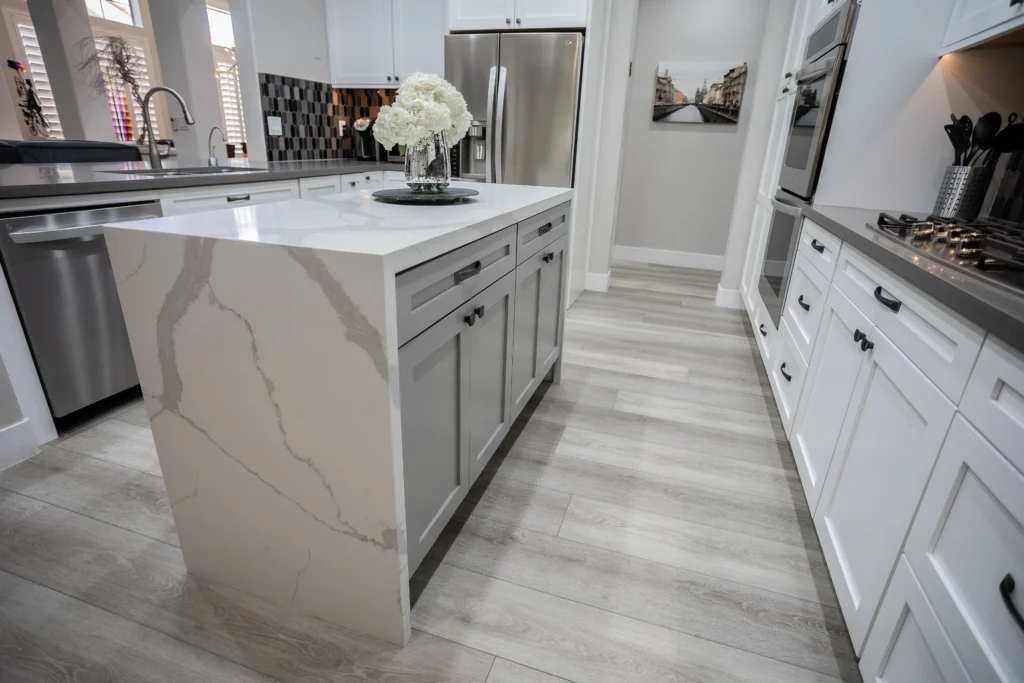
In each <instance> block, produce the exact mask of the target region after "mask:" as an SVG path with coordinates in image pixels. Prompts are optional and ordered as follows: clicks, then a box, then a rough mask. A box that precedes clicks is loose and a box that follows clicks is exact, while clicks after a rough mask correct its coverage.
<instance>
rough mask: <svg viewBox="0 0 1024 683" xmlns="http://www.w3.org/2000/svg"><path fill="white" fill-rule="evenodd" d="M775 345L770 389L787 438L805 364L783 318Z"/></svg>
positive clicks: (802, 379)
mask: <svg viewBox="0 0 1024 683" xmlns="http://www.w3.org/2000/svg"><path fill="white" fill-rule="evenodd" d="M776 343H777V346H776V350H775V353H774V355H773V357H772V362H771V366H770V370H769V372H770V374H771V379H772V388H773V389H774V390H775V401H776V403H777V404H778V406H779V415H781V416H782V426H783V427H784V428H785V430H786V436H789V432H790V429H791V428H792V427H793V417H794V416H795V415H796V407H797V404H798V403H799V401H800V392H801V391H802V390H803V386H804V378H805V377H806V376H807V362H806V361H804V359H803V356H801V355H800V352H799V351H797V348H796V344H795V343H794V342H793V333H792V332H791V331H790V330H789V324H788V323H787V322H786V319H785V318H783V319H782V326H781V327H780V328H779V337H778V340H777V342H776Z"/></svg>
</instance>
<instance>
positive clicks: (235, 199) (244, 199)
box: [227, 194, 249, 202]
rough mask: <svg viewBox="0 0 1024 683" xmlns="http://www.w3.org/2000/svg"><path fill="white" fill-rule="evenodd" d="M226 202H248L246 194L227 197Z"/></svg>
mask: <svg viewBox="0 0 1024 683" xmlns="http://www.w3.org/2000/svg"><path fill="white" fill-rule="evenodd" d="M227 200H228V201H229V202H247V201H249V195H247V194H235V195H228V198H227Z"/></svg>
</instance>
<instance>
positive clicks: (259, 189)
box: [160, 180, 299, 216]
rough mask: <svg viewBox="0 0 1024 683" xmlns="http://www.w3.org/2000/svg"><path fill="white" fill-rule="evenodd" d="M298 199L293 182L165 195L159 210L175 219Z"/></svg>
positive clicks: (297, 191)
mask: <svg viewBox="0 0 1024 683" xmlns="http://www.w3.org/2000/svg"><path fill="white" fill-rule="evenodd" d="M298 198H299V183H298V182H297V181H295V180H282V181H276V182H270V183H251V184H245V185H220V186H218V187H210V188H203V189H187V190H183V191H180V192H167V193H164V194H162V195H161V197H160V208H161V209H162V210H163V214H164V215H165V216H176V215H180V214H184V213H194V212H196V211H212V210H214V209H227V208H234V207H238V206H250V205H252V204H266V203H267V202H282V201H285V200H288V199H298Z"/></svg>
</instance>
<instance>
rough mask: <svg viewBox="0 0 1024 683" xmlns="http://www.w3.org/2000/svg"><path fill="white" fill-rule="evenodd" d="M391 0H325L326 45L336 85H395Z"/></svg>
mask: <svg viewBox="0 0 1024 683" xmlns="http://www.w3.org/2000/svg"><path fill="white" fill-rule="evenodd" d="M391 41H392V30H391V1H390V0H378V1H377V2H365V1H364V0H327V46H328V48H329V53H330V59H331V82H332V83H333V84H334V86H335V87H339V86H340V87H345V86H367V85H375V86H383V85H394V80H393V78H394V75H395V66H394V59H393V55H392V48H391Z"/></svg>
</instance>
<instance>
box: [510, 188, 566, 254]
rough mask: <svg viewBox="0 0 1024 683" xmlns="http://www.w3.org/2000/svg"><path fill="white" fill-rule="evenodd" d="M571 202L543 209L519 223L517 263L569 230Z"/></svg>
mask: <svg viewBox="0 0 1024 683" xmlns="http://www.w3.org/2000/svg"><path fill="white" fill-rule="evenodd" d="M570 206H571V204H570V202H566V203H564V204H559V205H558V206H556V207H555V208H553V209H548V210H547V211H542V212H541V213H538V214H537V215H536V216H531V217H530V218H527V219H526V220H525V221H520V223H519V242H518V246H517V247H516V253H517V254H518V257H517V259H516V262H517V264H519V263H522V262H523V261H525V260H526V259H528V258H530V257H531V256H533V255H534V254H536V253H537V252H538V251H540V250H541V249H543V248H544V247H546V246H548V245H549V244H551V243H552V242H554V241H555V240H557V239H558V238H559V237H561V236H562V235H564V234H566V233H567V232H568V231H569V217H570V209H569V207H570Z"/></svg>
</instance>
